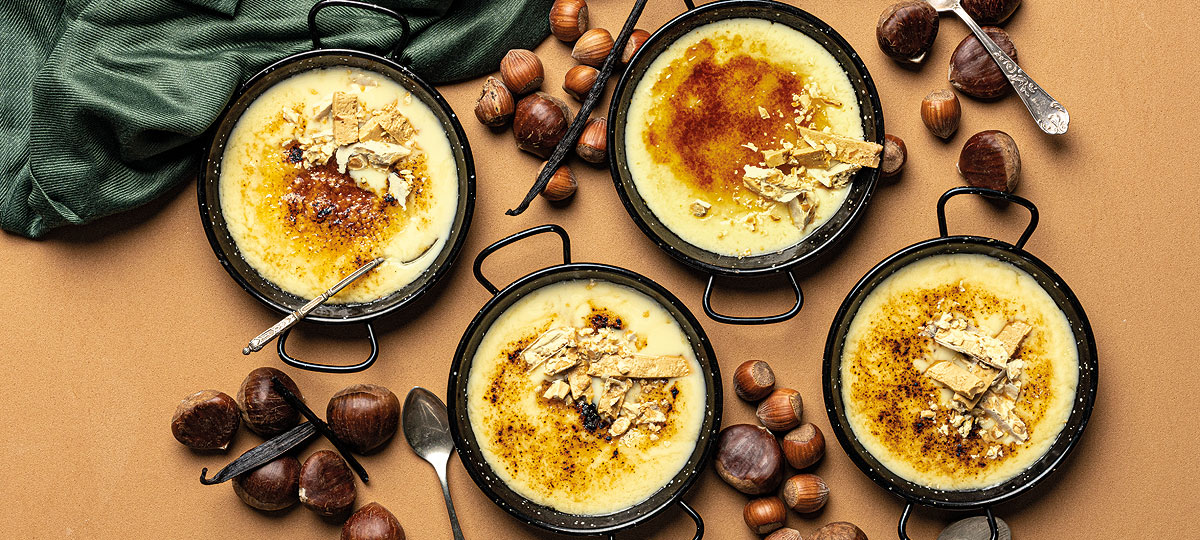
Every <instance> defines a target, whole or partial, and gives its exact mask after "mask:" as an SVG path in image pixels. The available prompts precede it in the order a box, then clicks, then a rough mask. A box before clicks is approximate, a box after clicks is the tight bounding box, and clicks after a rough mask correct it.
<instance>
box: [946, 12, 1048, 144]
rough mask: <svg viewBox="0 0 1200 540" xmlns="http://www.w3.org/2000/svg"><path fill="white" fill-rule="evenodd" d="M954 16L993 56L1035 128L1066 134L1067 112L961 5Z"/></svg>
mask: <svg viewBox="0 0 1200 540" xmlns="http://www.w3.org/2000/svg"><path fill="white" fill-rule="evenodd" d="M954 13H955V14H956V15H958V17H959V18H960V19H962V20H963V22H965V23H967V26H968V27H970V28H971V31H972V32H974V33H975V37H977V38H979V42H980V43H982V44H983V48H984V49H987V52H988V53H989V54H991V55H992V59H993V60H995V61H996V64H997V65H999V66H1000V71H1002V72H1004V76H1005V77H1007V78H1008V82H1009V83H1011V84H1012V87H1013V89H1014V90H1016V91H1017V95H1018V96H1020V97H1021V101H1022V102H1024V103H1025V107H1026V108H1027V109H1029V114H1031V115H1033V120H1034V121H1035V122H1037V125H1038V127H1040V128H1042V131H1045V132H1046V133H1049V134H1051V135H1062V134H1063V133H1066V132H1067V124H1069V123H1070V122H1071V116H1070V115H1069V114H1067V110H1066V109H1065V108H1063V106H1062V104H1060V103H1059V102H1058V100H1056V99H1054V98H1052V97H1050V94H1048V93H1046V91H1045V90H1044V89H1042V87H1041V86H1039V85H1038V83H1036V82H1033V79H1031V78H1029V75H1027V74H1026V73H1025V70H1023V69H1021V66H1018V65H1017V63H1016V62H1014V61H1013V59H1012V58H1009V56H1008V55H1007V54H1004V51H1002V50H1000V46H999V45H996V42H995V41H992V38H990V37H988V35H987V34H986V33H985V32H984V31H983V29H982V28H980V27H979V25H978V24H976V23H975V20H974V19H972V18H971V16H970V15H969V14H967V11H966V10H965V9H963V8H962V6H961V5H956V6H955V7H954Z"/></svg>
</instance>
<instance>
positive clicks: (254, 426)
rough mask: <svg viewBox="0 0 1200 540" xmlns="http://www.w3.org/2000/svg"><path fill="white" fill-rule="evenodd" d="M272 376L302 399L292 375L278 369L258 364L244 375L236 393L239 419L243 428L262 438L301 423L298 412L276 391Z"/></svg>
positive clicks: (272, 435) (277, 433)
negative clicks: (243, 423) (239, 407)
mask: <svg viewBox="0 0 1200 540" xmlns="http://www.w3.org/2000/svg"><path fill="white" fill-rule="evenodd" d="M271 377H278V378H279V382H281V383H283V385H284V386H285V387H287V389H288V390H291V391H292V393H293V394H296V396H297V397H300V398H301V399H304V398H303V397H302V396H301V394H300V389H299V388H298V387H296V383H295V382H293V381H292V378H291V377H288V376H287V374H286V373H284V372H282V371H279V370H278V369H275V368H271V367H260V368H258V369H256V370H254V371H251V372H250V374H249V375H246V379H245V380H243V381H242V386H241V388H239V389H238V393H237V402H238V405H240V406H241V407H242V421H243V422H245V423H246V427H248V428H250V429H251V430H253V431H254V432H255V433H257V434H259V435H262V436H263V437H274V436H276V435H279V434H280V433H283V432H285V431H287V430H289V429H291V428H293V427H295V426H296V424H299V423H300V411H297V410H296V409H294V408H292V406H291V405H289V404H288V402H287V401H286V400H284V399H283V396H281V395H279V392H276V391H275V387H274V386H272V385H271Z"/></svg>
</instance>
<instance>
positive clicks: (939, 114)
mask: <svg viewBox="0 0 1200 540" xmlns="http://www.w3.org/2000/svg"><path fill="white" fill-rule="evenodd" d="M960 118H962V106H961V105H960V104H959V102H958V96H956V95H954V92H951V91H949V90H946V89H938V90H934V91H932V92H930V93H929V95H927V96H925V99H924V100H922V101H921V120H922V121H923V122H925V127H927V128H929V131H931V132H933V134H934V135H937V136H938V137H941V138H943V139H949V138H950V136H951V135H954V132H955V131H958V121H959V119H960Z"/></svg>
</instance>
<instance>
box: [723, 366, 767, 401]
mask: <svg viewBox="0 0 1200 540" xmlns="http://www.w3.org/2000/svg"><path fill="white" fill-rule="evenodd" d="M774 389H775V372H774V371H772V370H771V365H770V364H768V363H766V362H763V361H762V360H747V361H745V362H742V364H741V365H739V366H738V367H737V369H735V370H734V371H733V392H734V393H735V394H737V396H738V397H740V398H742V399H744V400H746V401H750V402H755V401H758V400H760V399H762V398H765V397H767V394H770V393H771V391H772V390H774Z"/></svg>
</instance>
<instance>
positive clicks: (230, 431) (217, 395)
mask: <svg viewBox="0 0 1200 540" xmlns="http://www.w3.org/2000/svg"><path fill="white" fill-rule="evenodd" d="M239 425H241V418H240V415H239V412H238V405H237V402H235V401H234V400H233V398H231V397H229V395H228V394H226V393H224V392H218V391H216V390H201V391H199V392H196V393H195V394H192V395H190V396H188V397H185V398H183V401H180V402H179V406H178V407H176V408H175V415H174V416H173V417H171V434H172V435H174V436H175V440H177V441H179V442H181V443H183V445H184V446H187V447H188V448H192V449H194V450H225V449H226V448H229V443H230V441H232V440H233V436H234V435H235V434H237V429H238V426H239Z"/></svg>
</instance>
